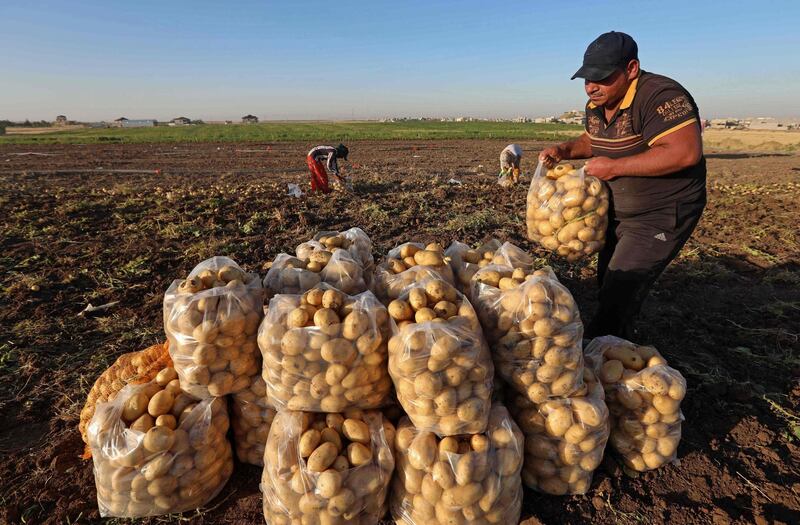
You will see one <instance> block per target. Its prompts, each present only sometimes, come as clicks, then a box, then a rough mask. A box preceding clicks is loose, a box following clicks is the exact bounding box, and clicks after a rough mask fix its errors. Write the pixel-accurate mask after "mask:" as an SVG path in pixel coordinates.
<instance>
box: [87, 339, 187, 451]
mask: <svg viewBox="0 0 800 525" xmlns="http://www.w3.org/2000/svg"><path fill="white" fill-rule="evenodd" d="M171 366H172V358H170V356H169V350H168V343H159V344H156V345H153V346H150V347H148V348H145V349H144V350H140V351H138V352H130V353H127V354H122V355H121V356H119V357H118V358H117V360H116V361H114V364H113V365H111V366H110V367H108V368H107V369H106V370H105V371H104V372H103V373H102V374H100V377H98V378H97V380H96V381H95V382H94V385H92V388H91V389H90V390H89V394H88V395H87V396H86V404H84V405H83V409H82V410H81V416H80V421H79V422H78V430H80V433H81V438H82V439H83V442H84V443H87V444H88V443H89V438H88V436H87V435H86V427H87V426H88V425H89V421H91V419H92V416H93V415H94V410H95V405H96V404H97V403H103V402H106V401H111V400H113V399H114V397H116V395H117V393H118V392H119V391H120V390H122V389H123V388H124V387H125V385H127V384H129V383H147V382H148V381H150V380H151V379H153V378H154V377H155V376H156V374H158V373H159V372H160V371H161V370H162V369H164V368H166V367H171ZM90 457H91V451H90V449H89V447H86V453H85V454H84V458H85V459H89V458H90Z"/></svg>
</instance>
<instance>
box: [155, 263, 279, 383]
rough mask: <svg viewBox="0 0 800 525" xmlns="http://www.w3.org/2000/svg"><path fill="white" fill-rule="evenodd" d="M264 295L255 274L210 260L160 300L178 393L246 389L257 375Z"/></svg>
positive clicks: (236, 266) (178, 281)
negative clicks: (257, 334)
mask: <svg viewBox="0 0 800 525" xmlns="http://www.w3.org/2000/svg"><path fill="white" fill-rule="evenodd" d="M263 315H264V290H263V288H262V287H261V281H260V279H259V277H258V275H256V274H248V273H245V272H244V271H243V270H242V269H241V268H240V267H239V266H238V265H237V264H236V263H235V262H233V261H232V260H231V259H229V258H227V257H212V258H211V259H208V260H206V261H203V262H202V263H200V264H199V265H197V266H196V267H195V269H194V270H192V272H191V273H190V274H189V277H188V278H186V279H185V280H176V281H173V283H172V285H170V287H169V289H168V290H167V292H166V294H165V295H164V328H165V331H166V334H167V338H168V339H169V353H170V355H171V356H172V361H173V362H174V364H175V369H176V370H177V371H178V377H179V378H180V381H181V388H183V389H184V390H185V391H186V392H188V393H189V394H191V395H193V396H195V397H198V398H202V399H204V398H207V397H221V396H224V395H227V394H233V393H236V392H240V391H242V390H245V389H247V388H248V387H249V386H250V383H251V382H252V378H253V376H254V375H256V374H258V373H259V371H260V370H261V356H260V354H259V352H258V348H257V346H256V332H257V331H258V325H259V323H260V322H261V318H262V316H263Z"/></svg>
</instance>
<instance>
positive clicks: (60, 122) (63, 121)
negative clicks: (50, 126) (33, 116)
mask: <svg viewBox="0 0 800 525" xmlns="http://www.w3.org/2000/svg"><path fill="white" fill-rule="evenodd" d="M55 124H56V126H66V125H67V124H68V122H67V117H66V116H64V115H59V116H57V117H56V122H55Z"/></svg>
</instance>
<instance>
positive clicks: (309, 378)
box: [258, 285, 392, 412]
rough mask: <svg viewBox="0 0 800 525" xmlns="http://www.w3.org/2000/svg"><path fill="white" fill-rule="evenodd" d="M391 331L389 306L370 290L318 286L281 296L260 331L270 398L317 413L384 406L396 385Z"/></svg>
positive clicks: (276, 403)
mask: <svg viewBox="0 0 800 525" xmlns="http://www.w3.org/2000/svg"><path fill="white" fill-rule="evenodd" d="M389 335H390V327H389V317H388V315H387V313H386V307H384V306H383V305H382V304H381V303H380V302H379V301H378V299H377V298H375V296H374V295H373V294H372V292H364V293H362V294H359V295H356V296H353V297H351V296H348V295H346V294H344V293H342V292H340V291H339V290H336V289H334V288H332V287H330V286H328V285H319V286H318V287H316V288H313V289H311V290H309V291H308V292H306V293H305V294H303V295H276V296H275V297H273V298H272V300H270V303H269V311H268V313H267V316H266V317H265V318H264V322H263V323H262V324H261V327H260V328H259V333H258V345H259V348H260V349H261V352H262V355H263V362H264V368H263V376H264V381H265V382H266V384H267V395H268V397H269V399H270V402H271V403H272V405H273V406H275V407H276V408H277V409H284V408H288V409H289V410H308V411H312V412H341V411H342V410H346V409H349V408H377V407H379V406H381V405H382V404H383V403H384V402H385V401H386V399H387V396H388V395H389V392H390V391H391V387H392V381H391V379H390V378H389V374H388V372H387V370H386V359H387V350H386V345H387V342H388V339H389Z"/></svg>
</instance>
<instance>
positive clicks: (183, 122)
mask: <svg viewBox="0 0 800 525" xmlns="http://www.w3.org/2000/svg"><path fill="white" fill-rule="evenodd" d="M191 123H192V120H191V119H189V118H187V117H175V118H174V119H172V120H170V121H169V125H170V126H187V125H189V124H191Z"/></svg>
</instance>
